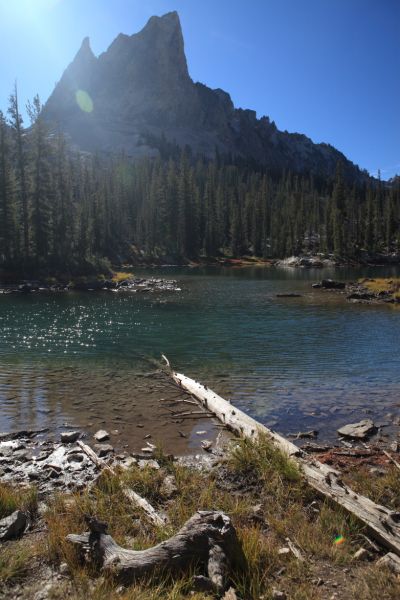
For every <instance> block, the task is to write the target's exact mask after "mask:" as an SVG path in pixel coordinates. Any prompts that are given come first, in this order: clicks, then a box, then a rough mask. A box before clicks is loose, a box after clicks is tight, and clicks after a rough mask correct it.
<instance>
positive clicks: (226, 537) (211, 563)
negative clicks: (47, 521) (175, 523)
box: [67, 511, 245, 592]
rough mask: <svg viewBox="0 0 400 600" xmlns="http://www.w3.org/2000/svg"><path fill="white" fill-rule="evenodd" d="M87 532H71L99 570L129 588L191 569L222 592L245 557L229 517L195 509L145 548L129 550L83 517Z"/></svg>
mask: <svg viewBox="0 0 400 600" xmlns="http://www.w3.org/2000/svg"><path fill="white" fill-rule="evenodd" d="M87 523H88V526H89V529H90V531H89V532H87V533H83V534H81V535H75V534H70V535H68V536H67V539H68V540H69V541H70V542H72V543H73V544H75V545H77V546H78V547H79V548H81V549H82V550H83V551H84V554H85V555H86V556H88V558H89V560H90V561H91V562H93V563H94V564H95V565H96V566H97V567H98V568H100V569H101V570H102V571H104V572H108V573H111V574H112V575H113V576H114V577H115V578H116V579H117V580H118V581H119V582H121V583H123V584H130V583H132V582H134V581H136V580H137V579H140V578H141V577H143V576H148V575H151V574H154V573H160V574H162V573H164V574H165V573H168V574H174V573H179V572H185V571H186V572H188V571H190V569H191V568H192V567H194V566H197V567H199V568H202V570H203V572H205V573H207V576H208V579H209V581H210V585H211V587H212V588H214V589H215V591H217V592H222V591H223V590H224V589H225V588H226V587H227V584H228V582H229V575H230V573H231V572H233V571H234V572H235V573H238V572H240V570H241V569H243V568H244V567H245V557H244V554H243V551H242V547H241V545H240V542H239V540H238V538H237V535H236V531H235V529H234V527H233V525H232V523H231V520H230V518H229V517H228V516H227V515H226V514H224V513H222V512H219V511H198V512H197V513H196V514H195V515H194V516H193V517H191V518H190V519H189V520H188V521H187V522H186V523H185V525H184V526H183V527H182V528H181V529H180V530H179V531H178V533H176V534H175V535H174V536H173V537H171V538H169V539H168V540H166V541H164V542H161V543H160V544H158V545H157V546H154V547H152V548H148V549H146V550H128V549H126V548H122V547H121V546H119V545H118V544H117V543H116V542H115V541H114V540H113V538H112V537H111V536H110V535H108V534H107V533H106V530H107V525H106V524H105V523H101V522H99V521H97V520H96V519H94V518H87Z"/></svg>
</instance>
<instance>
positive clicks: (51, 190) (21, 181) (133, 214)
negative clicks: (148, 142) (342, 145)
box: [0, 89, 400, 274]
mask: <svg viewBox="0 0 400 600" xmlns="http://www.w3.org/2000/svg"><path fill="white" fill-rule="evenodd" d="M27 112H28V115H29V119H30V123H29V125H28V126H27V127H25V126H24V123H23V119H22V116H21V110H20V107H19V104H18V95H17V90H16V89H15V90H14V93H13V94H12V95H11V96H10V100H9V109H8V113H7V114H6V115H5V114H2V113H0V266H1V267H2V268H3V269H4V270H11V271H15V272H23V273H28V274H32V273H48V274H50V273H88V272H101V271H105V270H107V269H109V267H110V265H111V264H118V263H119V264H121V262H124V261H125V262H126V261H128V262H129V260H130V259H131V258H132V255H133V253H134V252H136V253H137V252H139V253H140V254H141V255H142V256H146V257H154V258H157V259H164V260H166V261H171V260H172V261H182V260H187V259H191V260H196V259H199V258H202V257H203V258H208V257H217V256H231V257H241V256H245V255H251V256H255V257H262V258H283V257H287V256H291V255H299V254H301V253H304V252H312V253H324V254H326V255H333V256H334V257H335V258H337V259H343V260H349V259H354V260H357V258H358V257H359V256H360V254H361V253H362V252H364V253H365V252H367V253H390V252H395V251H398V249H399V244H400V183H399V181H398V180H397V179H395V180H393V181H392V182H390V183H386V182H382V181H380V179H378V180H376V179H372V178H371V179H370V180H369V183H366V184H354V183H351V182H349V181H345V179H344V177H343V176H342V172H341V165H340V163H338V165H337V169H336V175H335V177H332V179H331V180H328V181H327V180H325V181H321V180H316V179H313V178H312V177H310V176H309V175H307V174H296V173H290V172H281V173H277V172H270V171H269V170H268V169H266V168H262V167H259V166H257V165H256V164H249V163H247V162H246V161H244V160H243V159H239V158H237V159H235V158H232V157H223V156H219V155H218V152H216V157H215V159H214V160H210V159H206V158H202V157H198V156H194V155H192V153H191V151H190V149H189V148H186V149H179V148H178V146H175V145H173V144H169V143H167V142H166V140H165V139H164V138H163V139H160V140H158V142H159V143H158V147H159V157H158V158H143V159H140V160H139V159H136V160H133V159H131V158H129V157H128V156H123V155H120V156H115V155H114V156H104V155H102V156H95V155H90V154H88V153H82V152H78V151H77V150H75V151H74V150H72V149H71V148H70V146H69V144H68V142H67V140H66V139H65V138H64V137H63V135H62V134H61V133H55V132H54V131H55V130H54V129H52V130H51V129H50V128H49V127H48V125H47V123H46V122H45V121H44V119H43V118H42V107H41V103H40V100H39V98H38V96H36V97H35V98H34V99H33V101H32V102H31V103H29V104H28V106H27Z"/></svg>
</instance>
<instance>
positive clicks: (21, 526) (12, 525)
mask: <svg viewBox="0 0 400 600" xmlns="http://www.w3.org/2000/svg"><path fill="white" fill-rule="evenodd" d="M26 525H27V518H26V514H25V513H24V512H22V511H21V510H16V511H14V512H13V513H12V514H11V515H9V516H8V517H5V518H4V519H1V520H0V541H2V542H5V541H7V540H12V539H15V538H17V537H19V536H20V535H22V534H23V532H24V531H25V527H26Z"/></svg>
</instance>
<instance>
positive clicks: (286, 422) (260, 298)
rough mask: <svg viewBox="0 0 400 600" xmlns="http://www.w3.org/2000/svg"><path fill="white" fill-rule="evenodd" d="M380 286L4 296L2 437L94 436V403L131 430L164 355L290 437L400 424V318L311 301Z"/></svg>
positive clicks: (203, 286)
mask: <svg viewBox="0 0 400 600" xmlns="http://www.w3.org/2000/svg"><path fill="white" fill-rule="evenodd" d="M374 274H379V276H386V275H396V270H395V269H386V270H384V269H379V270H376V269H375V270H372V269H369V270H368V269H364V270H360V269H359V270H355V269H340V270H339V269H338V270H329V271H328V270H324V271H321V270H302V269H273V268H269V269H268V268H261V267H255V268H243V269H234V268H220V269H217V268H204V269H191V270H190V269H175V270H174V269H160V270H158V271H157V272H156V271H151V275H157V276H159V275H161V276H163V277H166V278H171V277H173V278H175V279H178V280H179V284H180V287H181V292H168V293H163V294H159V295H154V294H153V295H150V294H144V295H139V294H129V293H111V292H93V293H90V292H85V293H77V292H75V293H72V292H71V293H53V294H50V293H38V294H32V295H2V296H0V365H1V366H0V406H1V413H0V429H2V430H7V429H10V427H12V426H13V425H15V424H16V423H17V424H18V425H21V426H28V425H29V424H30V425H31V424H35V425H39V424H40V423H41V422H42V421H43V420H45V418H47V422H48V421H49V418H50V417H45V415H49V414H50V415H51V419H52V421H53V422H54V423H55V424H56V425H59V424H60V423H62V422H63V421H65V420H69V421H71V422H72V424H81V423H85V420H87V415H88V414H89V412H88V411H89V408H90V407H91V408H90V410H92V411H93V410H94V409H93V405H94V406H96V402H97V403H98V404H97V406H98V407H101V409H100V408H99V410H100V412H104V415H105V421H106V424H107V423H108V421H107V419H108V418H109V417H108V415H109V413H112V412H113V411H114V413H118V411H119V414H120V419H121V421H124V420H129V414H130V411H131V407H130V402H131V400H132V397H133V396H134V397H135V405H136V406H140V405H141V403H142V404H143V406H145V405H146V402H147V400H146V390H145V388H144V387H143V388H142V391H141V392H140V393H138V392H137V390H136V391H134V384H133V382H134V381H137V376H138V375H140V374H143V373H144V372H145V371H149V370H151V369H152V368H154V367H151V366H149V365H150V363H148V362H147V359H148V358H149V357H151V358H158V357H159V356H160V354H161V353H162V352H163V353H165V354H166V355H167V356H168V357H169V359H170V360H171V362H172V364H173V366H174V368H175V369H176V370H178V371H180V372H183V373H185V374H186V375H188V376H191V377H195V378H198V379H200V380H201V381H202V382H204V383H206V384H207V385H209V386H210V387H213V388H214V389H215V390H216V391H217V392H218V393H220V394H221V395H224V396H225V397H229V398H231V399H232V401H233V402H234V403H235V404H236V405H238V406H240V407H241V408H243V409H244V410H245V411H246V412H248V413H249V414H251V415H253V416H255V417H257V418H258V419H259V420H261V421H263V422H265V423H267V424H269V425H270V426H273V427H274V428H275V429H277V430H278V431H281V432H282V433H284V434H287V433H289V432H293V431H299V430H305V429H311V428H312V429H318V430H319V431H320V437H321V439H325V438H326V439H328V438H332V437H334V432H335V429H336V427H337V426H339V425H341V424H343V423H345V422H352V421H354V420H355V419H358V418H363V417H365V415H366V414H367V413H368V416H371V417H372V418H375V419H377V420H378V421H379V420H381V421H382V420H385V419H387V418H388V417H386V416H385V415H387V413H392V414H393V415H397V414H400V410H399V406H400V368H399V367H400V365H399V347H400V346H399V344H400V341H399V340H400V311H399V310H398V309H394V308H393V307H390V306H366V305H359V304H356V305H355V304H349V303H347V302H345V300H344V299H343V297H342V296H338V295H336V294H328V293H326V292H322V291H319V290H316V291H314V290H312V288H311V283H312V282H314V281H317V280H319V279H321V278H322V277H327V276H331V277H334V278H335V279H343V280H349V279H356V278H358V277H360V276H364V275H369V276H371V275H374ZM397 274H398V271H397ZM282 292H299V293H300V294H302V297H301V298H277V297H276V294H277V293H282ZM160 393H161V392H160ZM153 395H155V396H156V395H157V390H153ZM132 402H133V401H132ZM74 406H76V410H73V407H74ZM389 418H392V417H389ZM12 428H14V427H12Z"/></svg>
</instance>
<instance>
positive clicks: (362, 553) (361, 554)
mask: <svg viewBox="0 0 400 600" xmlns="http://www.w3.org/2000/svg"><path fill="white" fill-rule="evenodd" d="M368 557H369V552H368V550H366V549H365V548H359V549H358V550H357V552H355V553H354V554H353V560H367V559H368Z"/></svg>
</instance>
